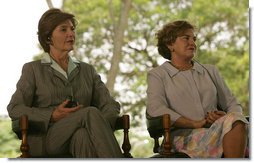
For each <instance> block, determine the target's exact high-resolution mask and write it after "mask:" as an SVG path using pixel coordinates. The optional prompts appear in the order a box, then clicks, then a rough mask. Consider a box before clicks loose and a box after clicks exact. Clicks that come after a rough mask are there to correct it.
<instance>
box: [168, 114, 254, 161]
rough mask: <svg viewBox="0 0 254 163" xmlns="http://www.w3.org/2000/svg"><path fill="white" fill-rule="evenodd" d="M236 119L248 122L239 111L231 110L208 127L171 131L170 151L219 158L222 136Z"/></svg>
mask: <svg viewBox="0 0 254 163" xmlns="http://www.w3.org/2000/svg"><path fill="white" fill-rule="evenodd" d="M237 120H240V121H243V122H244V123H246V124H248V123H249V122H248V121H247V120H246V118H245V117H244V116H243V115H242V114H241V113H236V112H231V113H228V114H226V115H225V116H223V117H221V118H220V119H218V120H217V121H215V122H214V123H213V124H212V126H211V127H210V128H200V129H194V130H193V129H185V130H179V131H176V132H175V133H174V132H173V133H172V135H171V136H174V139H173V140H172V141H173V142H172V151H173V152H183V153H186V154H187V155H189V156H190V157H191V158H220V157H221V156H222V154H223V147H222V140H223V137H224V135H225V134H226V133H227V132H229V131H230V130H231V129H232V124H233V123H234V122H235V121H237Z"/></svg>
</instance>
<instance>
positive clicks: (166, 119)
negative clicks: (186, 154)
mask: <svg viewBox="0 0 254 163" xmlns="http://www.w3.org/2000/svg"><path fill="white" fill-rule="evenodd" d="M146 122H147V130H148V132H149V135H150V137H152V138H153V139H154V147H153V152H154V153H159V151H158V148H159V146H160V145H159V140H158V139H159V138H160V137H162V136H163V137H164V142H163V144H162V147H163V150H162V153H161V154H162V155H170V154H171V153H170V150H171V143H170V115H169V114H164V115H162V116H158V117H147V121H146Z"/></svg>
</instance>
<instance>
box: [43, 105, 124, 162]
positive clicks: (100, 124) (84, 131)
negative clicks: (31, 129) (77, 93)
mask: <svg viewBox="0 0 254 163" xmlns="http://www.w3.org/2000/svg"><path fill="white" fill-rule="evenodd" d="M46 144H47V145H46V151H47V153H48V154H50V155H63V154H65V153H70V154H71V155H72V156H73V157H79V158H98V157H99V158H113V157H115V158H119V157H123V155H122V152H121V149H120V147H119V144H118V142H117V140H116V138H115V136H114V132H113V130H112V129H111V127H110V124H109V122H108V121H107V120H106V119H105V118H104V117H103V116H102V114H101V112H100V111H99V110H98V109H97V108H95V107H86V108H81V109H80V110H78V111H76V112H74V113H71V114H70V115H69V116H67V117H66V118H63V119H61V120H59V121H58V122H56V123H54V124H53V125H52V126H51V127H50V129H49V131H48V134H47V138H46Z"/></svg>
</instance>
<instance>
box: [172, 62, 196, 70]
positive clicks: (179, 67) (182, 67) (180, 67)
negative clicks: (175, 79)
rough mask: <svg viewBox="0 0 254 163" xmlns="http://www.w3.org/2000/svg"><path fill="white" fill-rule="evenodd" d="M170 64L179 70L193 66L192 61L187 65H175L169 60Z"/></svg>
mask: <svg viewBox="0 0 254 163" xmlns="http://www.w3.org/2000/svg"><path fill="white" fill-rule="evenodd" d="M170 64H171V65H172V66H174V67H175V68H176V69H178V70H179V71H186V70H189V69H191V68H192V67H193V62H192V61H191V63H190V64H189V65H187V66H177V65H175V64H173V63H172V62H170Z"/></svg>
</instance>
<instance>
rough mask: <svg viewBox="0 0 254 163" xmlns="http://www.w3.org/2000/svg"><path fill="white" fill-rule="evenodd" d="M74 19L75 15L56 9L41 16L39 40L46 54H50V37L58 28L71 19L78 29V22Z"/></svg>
mask: <svg viewBox="0 0 254 163" xmlns="http://www.w3.org/2000/svg"><path fill="white" fill-rule="evenodd" d="M74 17H75V16H74V15H73V14H70V13H66V12H63V11H61V10H60V9H56V8H52V9H49V10H47V11H46V12H45V13H44V14H43V15H42V16H41V18H40V21H39V24H38V39H39V42H40V44H41V46H42V48H43V50H44V51H45V52H47V53H49V48H50V47H49V44H50V37H51V35H52V32H53V31H54V29H55V28H56V26H58V25H59V24H60V23H62V22H64V21H65V20H68V19H69V20H71V22H72V23H73V26H74V27H76V25H77V21H76V19H75V18H74Z"/></svg>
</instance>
